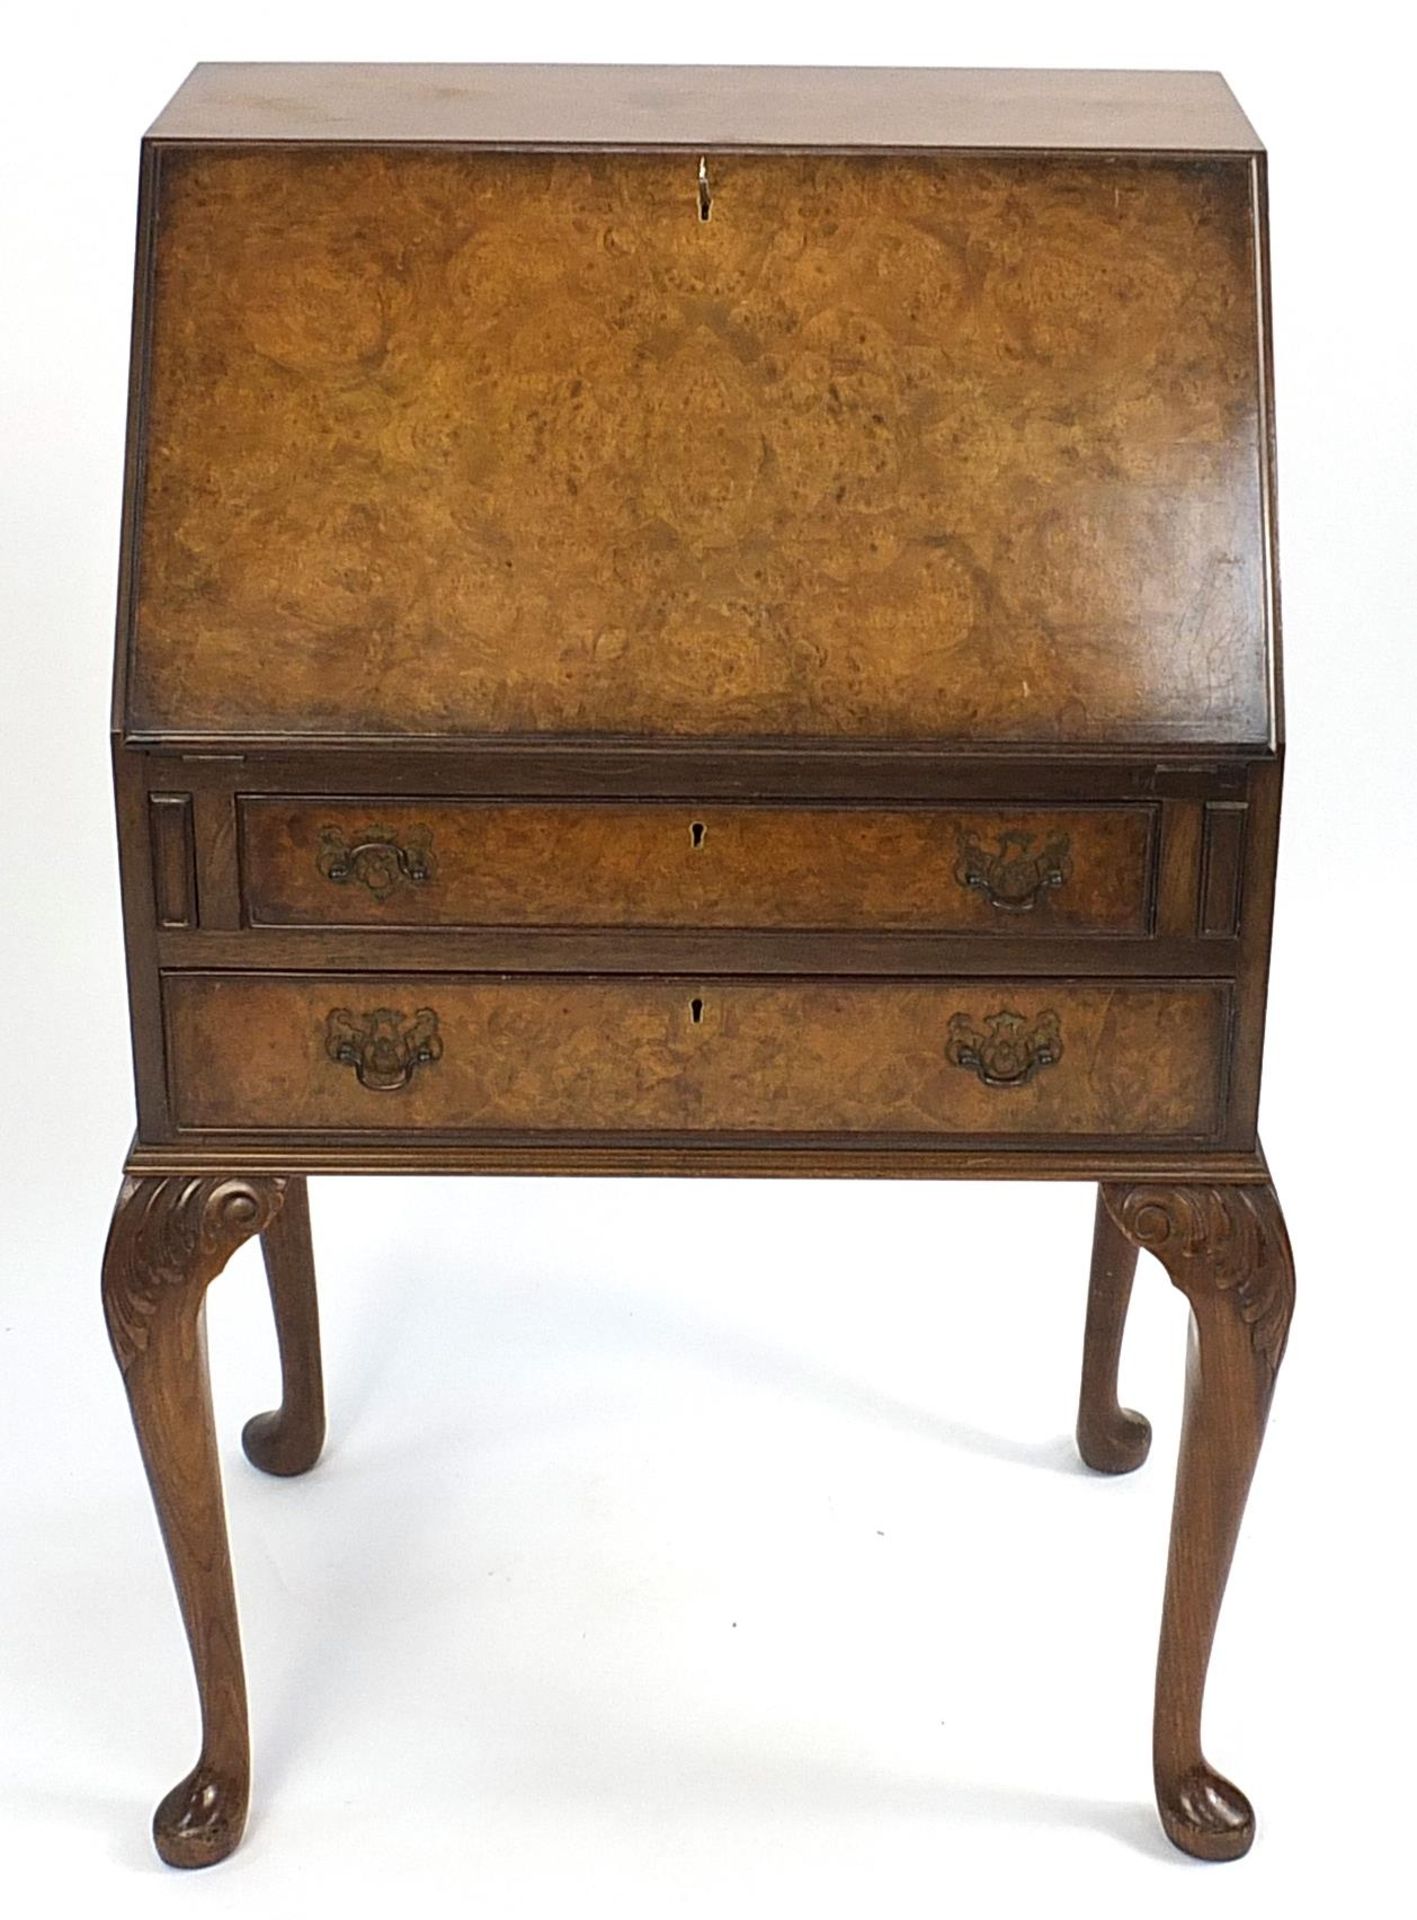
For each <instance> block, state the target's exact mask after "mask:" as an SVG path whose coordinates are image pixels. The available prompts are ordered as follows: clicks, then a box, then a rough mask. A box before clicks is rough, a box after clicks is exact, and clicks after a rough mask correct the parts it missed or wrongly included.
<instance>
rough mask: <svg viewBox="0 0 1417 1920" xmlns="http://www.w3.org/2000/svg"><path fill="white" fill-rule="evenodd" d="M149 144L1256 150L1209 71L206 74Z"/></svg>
mask: <svg viewBox="0 0 1417 1920" xmlns="http://www.w3.org/2000/svg"><path fill="white" fill-rule="evenodd" d="M151 134H152V137H153V138H154V139H156V140H163V141H166V140H184V141H185V140H287V141H293V140H314V141H319V142H321V143H322V144H323V143H326V142H329V141H335V140H337V141H340V142H361V141H371V140H372V141H376V142H384V141H390V140H418V141H425V140H451V141H456V142H457V143H458V144H459V145H477V144H479V143H485V144H490V145H494V146H499V145H506V146H532V147H584V146H596V145H605V146H610V147H625V146H636V145H642V146H649V147H666V146H668V147H673V146H693V147H703V146H708V147H724V146H734V145H743V146H750V147H760V146H765V145H766V146H787V147H823V146H825V147H836V146H846V147H857V146H859V147H900V146H905V147H909V146H917V147H927V148H936V147H951V146H956V147H1004V148H1016V147H1025V148H1027V147H1069V148H1072V147H1081V148H1096V149H1098V150H1099V151H1102V152H1105V153H1116V152H1120V151H1124V150H1125V149H1126V148H1128V147H1140V148H1143V149H1144V150H1146V151H1147V152H1157V151H1161V150H1164V149H1166V148H1175V149H1176V150H1177V151H1179V152H1182V153H1196V152H1200V151H1203V150H1205V149H1207V148H1212V149H1214V150H1216V151H1218V152H1227V153H1236V152H1255V151H1258V150H1259V140H1258V138H1257V137H1256V134H1255V130H1254V128H1253V127H1252V126H1251V125H1250V123H1249V121H1248V120H1247V119H1246V118H1245V116H1244V114H1243V113H1242V112H1241V110H1240V107H1239V105H1238V104H1237V102H1236V100H1235V96H1234V95H1233V94H1232V93H1231V91H1230V89H1229V87H1227V86H1226V84H1225V82H1224V80H1223V79H1222V78H1221V77H1220V75H1219V74H1218V73H1175V72H1165V73H1136V72H1116V71H1103V72H1093V73H1088V72H1060V73H1050V72H1048V71H1046V70H1041V69H1038V68H1028V69H1010V68H993V69H989V68H973V69H969V68H957V67H854V68H853V67H721V66H700V67H688V66H676V67H654V66H630V67H623V66H613V65H608V64H607V65H599V64H597V65H595V66H536V65H522V64H516V65H477V66H465V65H457V64H454V63H452V62H441V63H439V64H438V65H436V66H430V65H420V64H419V63H417V62H415V61H408V62H404V61H400V62H399V63H398V64H397V65H396V66H395V65H372V64H357V63H341V62H325V61H302V62H300V63H299V64H298V65H278V64H269V63H261V62H227V61H214V62H208V61H204V62H203V63H202V64H201V65H200V66H198V67H197V68H195V70H194V71H193V72H192V73H191V74H190V75H189V76H188V78H187V80H186V81H185V82H184V84H183V86H182V88H181V89H180V91H179V92H178V94H177V95H176V97H175V98H174V99H173V100H172V101H171V102H170V103H169V104H168V106H167V107H166V108H165V109H164V111H163V112H162V113H161V114H160V115H159V117H158V119H157V120H156V121H155V122H154V124H153V127H152V129H151Z"/></svg>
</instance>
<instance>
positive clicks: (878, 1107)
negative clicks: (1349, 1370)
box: [164, 974, 1230, 1140]
mask: <svg viewBox="0 0 1417 1920" xmlns="http://www.w3.org/2000/svg"><path fill="white" fill-rule="evenodd" d="M164 986H165V992H164V998H165V1005H166V1029H167V1041H168V1075H169V1082H170V1092H171V1100H172V1108H173V1113H174V1116H175V1120H176V1124H177V1126H178V1128H179V1130H196V1131H203V1132H212V1131H220V1130H223V1129H227V1130H233V1131H238V1132H243V1133H246V1134H259V1133H262V1132H281V1131H284V1132H311V1131H314V1132H321V1133H333V1134H338V1133H343V1132H349V1131H357V1132H362V1133H373V1134H378V1133H387V1132H399V1133H406V1132H425V1133H426V1132H444V1133H476V1134H488V1135H497V1134H519V1133H520V1134H536V1133H542V1132H553V1133H555V1132H569V1133H573V1134H598V1133H649V1134H661V1135H671V1136H672V1135H676V1134H685V1133H688V1134H713V1133H721V1134H740V1133H746V1134H771V1135H774V1136H778V1137H785V1136H792V1135H812V1136H817V1137H830V1136H833V1135H840V1136H872V1137H891V1136H894V1137H899V1138H903V1139H905V1138H910V1137H920V1136H932V1135H933V1136H941V1135H948V1136H962V1137H987V1136H997V1137H1001V1138H1005V1139H1009V1138H1013V1139H1020V1140H1023V1139H1027V1138H1034V1137H1039V1136H1055V1137H1056V1136H1068V1137H1080V1138H1088V1137H1096V1136H1102V1135H1105V1136H1109V1137H1115V1138H1117V1139H1127V1138H1194V1139H1201V1140H1213V1139H1214V1138H1215V1137H1216V1135H1217V1134H1218V1132H1219V1129H1220V1127H1221V1124H1222V1119H1223V1114H1224V1081H1225V1063H1226V1047H1227V1029H1228V1022H1229V1014H1230V990H1229V988H1228V987H1227V986H1226V985H1225V984H1224V983H1222V982H1205V981H1185V982H1179V981H1176V982H1165V983H1149V982H1148V983H1141V982H1088V983H1083V982H1077V981H1071V982H1060V981H1052V982H1050V981H1039V980H1016V981H1010V980H995V981H979V980H960V981H943V980H929V981H919V980H905V981H879V980H869V979H867V980H849V981H848V980H822V981H811V982H804V981H790V980H764V981H746V980H741V979H706V980H703V981H700V982H688V981H674V980H655V979H636V978H616V979H605V978H599V979H597V978H588V977H580V978H563V979H556V978H548V977H545V976H542V977H504V978H488V977H478V978H469V977H461V978H459V977H453V976H444V977H439V976H411V977H402V978H400V977H397V976H388V975H368V976H362V977H361V976H353V977H341V976H338V975H334V976H284V977H281V976H274V975H271V976H261V975H240V974H229V975H215V974H196V975H170V976H168V977H167V978H166V980H165V983H164Z"/></svg>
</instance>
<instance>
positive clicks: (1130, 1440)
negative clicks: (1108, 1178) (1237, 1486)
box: [1077, 1188, 1151, 1473]
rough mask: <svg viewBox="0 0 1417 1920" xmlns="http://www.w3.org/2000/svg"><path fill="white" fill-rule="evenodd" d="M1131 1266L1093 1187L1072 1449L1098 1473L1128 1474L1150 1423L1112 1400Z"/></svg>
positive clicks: (1131, 1252)
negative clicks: (1094, 1197) (1094, 1214)
mask: <svg viewBox="0 0 1417 1920" xmlns="http://www.w3.org/2000/svg"><path fill="white" fill-rule="evenodd" d="M1136 1268H1137V1250H1136V1248H1135V1247H1134V1246H1133V1245H1132V1242H1131V1241H1130V1240H1129V1239H1128V1238H1127V1236H1126V1235H1125V1234H1124V1233H1123V1232H1122V1230H1121V1228H1120V1227H1119V1226H1118V1225H1117V1223H1116V1221H1115V1220H1114V1219H1113V1218H1112V1216H1111V1214H1110V1213H1109V1212H1108V1211H1107V1205H1106V1202H1105V1201H1104V1199H1103V1197H1102V1190H1101V1188H1099V1189H1098V1193H1097V1218H1096V1222H1095V1224H1094V1226H1093V1233H1092V1276H1091V1279H1090V1280H1089V1282H1088V1289H1087V1326H1086V1330H1085V1331H1084V1334H1083V1344H1082V1388H1081V1391H1080V1393H1079V1395H1078V1424H1077V1442H1078V1452H1079V1453H1080V1454H1081V1455H1082V1457H1083V1459H1084V1460H1085V1461H1086V1463H1087V1465H1088V1466H1090V1467H1094V1468H1096V1470H1097V1472H1099V1473H1131V1472H1132V1471H1133V1469H1134V1468H1136V1467H1139V1466H1140V1465H1141V1463H1142V1461H1143V1460H1145V1458H1146V1456H1147V1452H1148V1450H1149V1449H1150V1446H1151V1424H1150V1422H1149V1421H1148V1420H1147V1419H1146V1418H1145V1417H1144V1416H1143V1415H1142V1414H1139V1413H1132V1412H1131V1411H1130V1409H1128V1408H1127V1407H1124V1406H1122V1405H1121V1404H1120V1403H1119V1401H1118V1399H1117V1364H1118V1361H1119V1360H1120V1358H1121V1354H1122V1335H1123V1333H1124V1331H1125V1330H1126V1324H1127V1303H1128V1302H1129V1301H1130V1299H1131V1297H1132V1276H1133V1275H1134V1274H1135V1272H1136Z"/></svg>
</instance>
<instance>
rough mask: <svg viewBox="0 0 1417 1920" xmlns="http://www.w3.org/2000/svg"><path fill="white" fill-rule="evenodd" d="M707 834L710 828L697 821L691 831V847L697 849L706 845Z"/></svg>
mask: <svg viewBox="0 0 1417 1920" xmlns="http://www.w3.org/2000/svg"><path fill="white" fill-rule="evenodd" d="M707 832H708V828H707V827H706V826H705V825H704V823H703V821H702V820H696V821H695V822H694V824H693V825H692V826H691V827H690V829H689V843H690V845H691V846H693V847H695V848H698V847H701V846H702V845H703V844H704V835H705V834H706V833H707Z"/></svg>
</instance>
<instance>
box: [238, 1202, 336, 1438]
mask: <svg viewBox="0 0 1417 1920" xmlns="http://www.w3.org/2000/svg"><path fill="white" fill-rule="evenodd" d="M261 1252H262V1253H263V1254H264V1255H265V1261H266V1278H267V1280H268V1281H269V1283H270V1289H271V1307H272V1309H273V1311H274V1313H275V1322H276V1340H277V1342H278V1343H279V1347H280V1378H281V1400H280V1405H279V1407H277V1408H276V1410H275V1411H274V1412H273V1413H258V1414H255V1415H254V1416H253V1417H252V1418H251V1419H250V1420H248V1421H247V1422H246V1426H245V1430H244V1431H243V1433H242V1435H241V1444H242V1446H243V1447H244V1448H245V1449H246V1457H247V1459H248V1460H249V1461H250V1462H251V1464H252V1465H253V1466H256V1467H259V1468H260V1469H261V1471H262V1472H263V1473H278V1474H296V1473H306V1472H308V1471H309V1469H310V1468H311V1467H313V1466H314V1464H315V1462H316V1461H317V1460H318V1459H319V1457H320V1449H321V1447H322V1446H323V1445H324V1443H325V1389H324V1383H323V1379H322V1376H321V1369H320V1314H319V1307H318V1304H317V1301H316V1297H315V1252H314V1247H313V1245H312V1243H311V1239H310V1199H309V1194H308V1191H307V1188H306V1185H305V1181H304V1179H303V1178H299V1179H290V1180H287V1181H286V1184H285V1203H284V1205H283V1206H282V1207H281V1209H280V1212H279V1213H277V1215H276V1216H275V1218H274V1220H272V1221H271V1223H270V1225H269V1226H268V1227H267V1228H266V1230H265V1232H264V1233H263V1234H262V1235H261Z"/></svg>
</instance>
